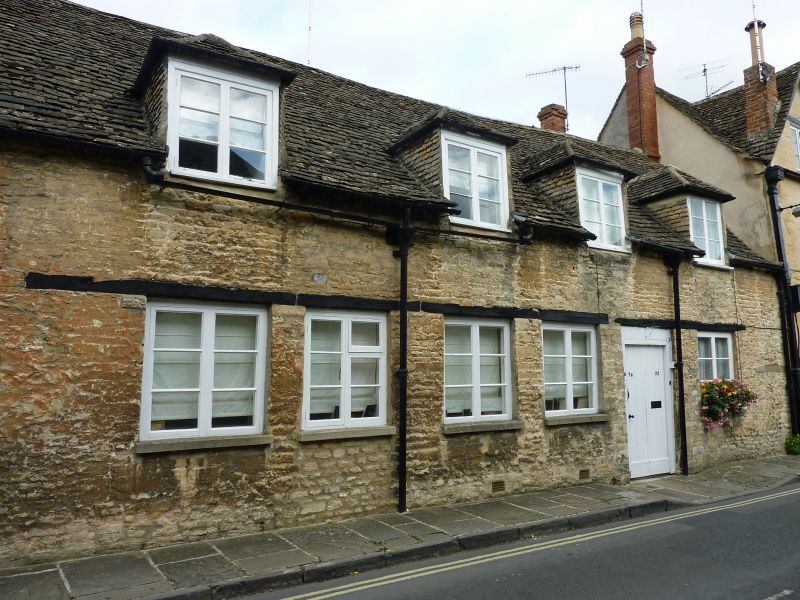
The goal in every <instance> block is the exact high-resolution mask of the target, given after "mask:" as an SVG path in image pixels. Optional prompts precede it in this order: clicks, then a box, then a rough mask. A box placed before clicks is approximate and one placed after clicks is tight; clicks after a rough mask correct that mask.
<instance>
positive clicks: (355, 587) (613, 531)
mask: <svg viewBox="0 0 800 600" xmlns="http://www.w3.org/2000/svg"><path fill="white" fill-rule="evenodd" d="M794 494H800V488H798V489H794V490H789V491H786V492H778V493H775V494H769V495H767V496H760V497H758V498H751V499H749V500H741V501H739V502H733V503H731V504H725V505H723V506H714V507H709V508H698V509H695V510H691V511H686V512H681V513H680V514H674V515H669V516H666V517H660V518H658V519H650V520H647V521H643V522H641V523H628V524H626V525H620V526H618V527H612V528H609V529H604V530H603V531H595V532H589V533H583V534H578V535H573V536H570V537H567V538H561V539H558V540H552V541H547V542H539V543H536V544H531V545H528V546H523V547H521V548H510V549H508V550H501V551H499V552H492V553H490V554H482V555H480V556H473V557H471V558H464V559H461V560H455V561H451V562H448V563H444V564H440V565H433V566H430V567H423V568H421V569H412V570H409V571H403V572H401V573H395V574H393V575H385V576H383V577H376V578H375V579H370V580H369V581H361V582H356V583H349V584H345V585H340V586H337V587H334V588H329V589H327V590H320V591H318V592H308V593H305V594H299V595H297V596H291V597H289V598H286V599H285V600H311V599H313V600H324V599H325V598H336V597H337V596H343V595H345V594H352V593H354V592H361V591H364V590H368V589H371V588H376V587H381V586H384V585H391V584H393V583H399V582H401V581H408V580H409V579H417V578H419V577H426V576H428V575H436V574H438V573H445V572H447V571H454V570H456V569H464V568H466V567H472V566H474V565H480V564H484V563H488V562H493V561H496V560H503V559H506V558H512V557H515V556H522V555H524V554H532V553H533V552H541V551H542V550H550V549H551V548H559V547H561V546H568V545H570V544H575V543H578V542H587V541H590V540H596V539H598V538H604V537H609V536H612V535H618V534H620V533H627V532H628V531H635V530H637V529H644V528H645V527H654V526H656V525H663V524H664V523H672V522H674V521H682V520H684V519H690V518H692V517H697V516H700V515H707V514H710V513H715V512H719V511H723V510H731V509H734V508H740V507H742V506H749V505H751V504H758V503H760V502H767V501H769V500H775V499H777V498H784V497H786V496H792V495H794Z"/></svg>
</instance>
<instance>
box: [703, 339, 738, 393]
mask: <svg viewBox="0 0 800 600" xmlns="http://www.w3.org/2000/svg"><path fill="white" fill-rule="evenodd" d="M701 338H706V339H710V340H711V356H710V357H706V358H701V356H700V339H701ZM718 339H723V340H725V341H726V343H727V344H728V358H727V359H725V358H718V357H717V340H718ZM701 360H710V361H711V373H712V375H713V377H712V378H711V379H719V377H718V376H717V375H718V374H717V361H718V360H727V361H728V371H729V372H730V374H731V376H730V379H735V378H736V372H735V371H734V369H733V335H732V334H730V333H724V332H723V333H720V332H709V331H698V332H697V377H698V379H700V361H701ZM711 379H700V381H711Z"/></svg>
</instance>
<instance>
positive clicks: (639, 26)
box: [630, 12, 644, 40]
mask: <svg viewBox="0 0 800 600" xmlns="http://www.w3.org/2000/svg"><path fill="white" fill-rule="evenodd" d="M630 25H631V39H632V40H640V39H642V38H643V37H644V18H643V17H642V13H640V12H635V13H631V17H630Z"/></svg>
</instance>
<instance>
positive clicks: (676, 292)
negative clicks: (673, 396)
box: [664, 254, 689, 475]
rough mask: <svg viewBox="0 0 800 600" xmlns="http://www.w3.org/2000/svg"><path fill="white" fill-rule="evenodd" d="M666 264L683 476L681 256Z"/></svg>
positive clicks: (685, 466) (685, 463)
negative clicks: (670, 282) (671, 318)
mask: <svg viewBox="0 0 800 600" xmlns="http://www.w3.org/2000/svg"><path fill="white" fill-rule="evenodd" d="M664 263H665V264H666V265H667V266H668V267H669V268H670V269H671V271H670V273H671V274H672V307H673V308H672V310H673V312H674V324H673V328H674V330H675V354H676V356H675V358H676V360H675V369H676V370H677V371H678V419H679V426H680V432H681V474H682V475H688V474H689V448H688V439H687V437H686V387H685V384H684V380H683V339H682V331H683V327H682V324H681V287H680V285H681V284H680V267H681V257H680V255H675V254H673V255H670V256H665V257H664Z"/></svg>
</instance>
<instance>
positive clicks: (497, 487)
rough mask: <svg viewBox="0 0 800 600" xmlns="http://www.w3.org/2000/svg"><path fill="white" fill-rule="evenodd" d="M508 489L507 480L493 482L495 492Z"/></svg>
mask: <svg viewBox="0 0 800 600" xmlns="http://www.w3.org/2000/svg"><path fill="white" fill-rule="evenodd" d="M505 491H506V482H505V481H493V482H492V493H493V494H495V493H497V492H505Z"/></svg>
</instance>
